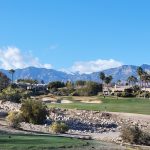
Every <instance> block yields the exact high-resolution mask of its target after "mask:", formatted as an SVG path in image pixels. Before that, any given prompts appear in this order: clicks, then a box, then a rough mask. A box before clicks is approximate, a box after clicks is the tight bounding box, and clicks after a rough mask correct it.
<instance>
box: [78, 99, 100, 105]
mask: <svg viewBox="0 0 150 150" xmlns="http://www.w3.org/2000/svg"><path fill="white" fill-rule="evenodd" d="M80 102H81V103H89V104H100V103H101V101H96V100H95V101H80Z"/></svg>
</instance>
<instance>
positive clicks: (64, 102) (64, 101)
mask: <svg viewBox="0 0 150 150" xmlns="http://www.w3.org/2000/svg"><path fill="white" fill-rule="evenodd" d="M61 103H62V104H68V103H72V101H69V100H67V99H64V100H61Z"/></svg>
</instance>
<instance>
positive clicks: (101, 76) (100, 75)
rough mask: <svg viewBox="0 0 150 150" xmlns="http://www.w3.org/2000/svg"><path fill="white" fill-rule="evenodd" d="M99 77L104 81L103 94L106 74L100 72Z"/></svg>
mask: <svg viewBox="0 0 150 150" xmlns="http://www.w3.org/2000/svg"><path fill="white" fill-rule="evenodd" d="M99 77H100V79H101V80H102V92H103V84H104V80H105V73H104V72H100V74H99Z"/></svg>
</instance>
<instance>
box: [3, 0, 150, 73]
mask: <svg viewBox="0 0 150 150" xmlns="http://www.w3.org/2000/svg"><path fill="white" fill-rule="evenodd" d="M149 6H150V1H149V0H13V1H12V0H0V57H1V58H0V67H1V68H9V67H11V68H13V67H14V68H15V67H16V68H20V67H23V66H24V67H26V66H29V65H34V64H36V65H35V66H38V65H39V66H40V67H44V66H47V67H49V68H54V69H64V70H71V71H81V70H82V71H81V72H84V71H85V72H92V71H97V70H100V69H105V68H106V69H107V68H109V67H113V66H114V67H116V66H119V65H121V64H132V65H141V64H144V63H146V64H150V59H149V55H150V9H149ZM6 54H7V56H5V55H6ZM28 56H29V57H28ZM10 57H12V58H11V59H9V58H10ZM19 61H20V62H19ZM15 63H16V64H15ZM19 63H20V64H19Z"/></svg>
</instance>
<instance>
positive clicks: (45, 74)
mask: <svg viewBox="0 0 150 150" xmlns="http://www.w3.org/2000/svg"><path fill="white" fill-rule="evenodd" d="M138 67H139V66H133V65H123V66H121V67H117V68H111V69H107V70H103V72H104V73H105V74H107V75H112V76H113V81H114V82H116V81H117V80H122V81H126V80H127V78H128V77H129V76H131V75H134V76H136V77H137V73H136V71H137V68H138ZM141 67H142V68H143V69H144V70H145V71H148V72H150V65H147V64H143V65H142V66H141ZM0 71H1V72H3V73H5V74H6V75H7V76H8V77H9V78H11V76H10V74H9V72H8V70H4V69H0ZM27 78H30V79H37V80H38V81H41V80H44V82H45V83H48V82H51V81H56V80H59V81H64V82H66V81H68V80H70V81H76V80H90V81H96V82H100V79H99V72H93V73H91V74H79V73H74V74H71V73H65V72H62V71H57V70H54V69H46V68H36V67H27V68H24V69H16V70H15V74H14V80H17V79H27Z"/></svg>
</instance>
